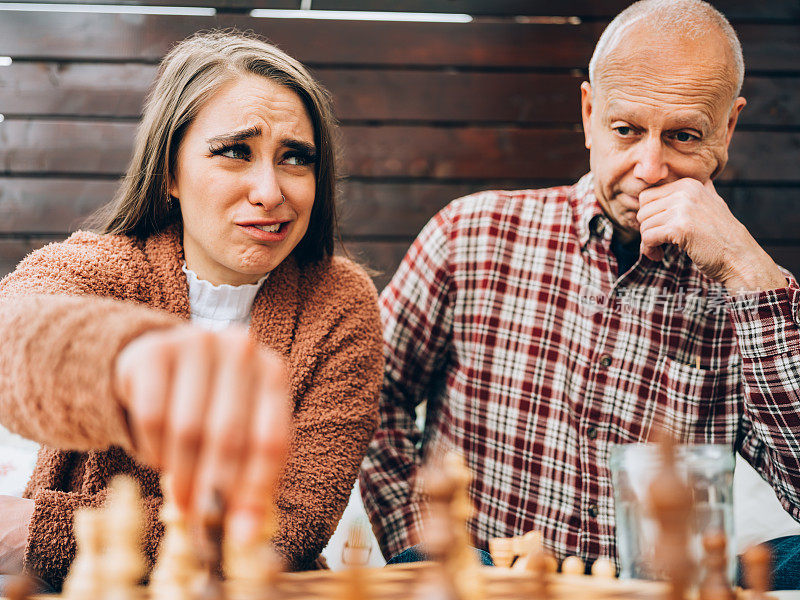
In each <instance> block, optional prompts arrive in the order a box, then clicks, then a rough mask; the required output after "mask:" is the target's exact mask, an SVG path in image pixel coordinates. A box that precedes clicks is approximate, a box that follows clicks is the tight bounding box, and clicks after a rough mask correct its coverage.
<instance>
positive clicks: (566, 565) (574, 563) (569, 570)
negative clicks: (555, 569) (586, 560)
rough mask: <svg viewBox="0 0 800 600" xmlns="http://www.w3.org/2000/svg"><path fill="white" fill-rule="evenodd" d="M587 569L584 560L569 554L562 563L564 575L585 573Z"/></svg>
mask: <svg viewBox="0 0 800 600" xmlns="http://www.w3.org/2000/svg"><path fill="white" fill-rule="evenodd" d="M585 571H586V566H585V565H584V564H583V561H582V560H581V559H580V558H578V557H577V556H568V557H567V558H565V559H564V562H563V563H561V572H562V573H563V574H564V575H583V574H584V573H585Z"/></svg>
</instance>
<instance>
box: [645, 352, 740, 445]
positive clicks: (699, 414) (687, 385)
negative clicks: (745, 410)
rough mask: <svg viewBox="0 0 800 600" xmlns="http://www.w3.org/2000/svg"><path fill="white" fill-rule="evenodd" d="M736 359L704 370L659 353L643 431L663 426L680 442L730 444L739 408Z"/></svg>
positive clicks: (736, 423)
mask: <svg viewBox="0 0 800 600" xmlns="http://www.w3.org/2000/svg"><path fill="white" fill-rule="evenodd" d="M739 373H740V368H739V361H738V360H736V359H734V360H731V361H730V362H729V363H728V364H726V365H724V366H723V367H722V368H716V369H703V368H698V367H697V365H695V364H685V363H683V362H681V361H678V360H675V359H673V358H670V357H668V356H666V355H663V354H662V355H661V356H659V357H658V360H657V361H656V368H655V374H654V375H653V381H652V384H651V386H650V395H649V397H648V406H647V410H646V411H645V414H646V419H645V420H646V426H645V427H644V428H643V431H649V432H650V434H651V435H652V434H653V433H655V431H656V428H659V427H660V428H663V429H666V430H667V431H668V432H669V433H670V434H671V435H672V436H673V437H675V439H677V440H678V441H680V442H683V443H697V444H701V443H715V444H733V442H734V441H735V439H736V430H737V425H738V421H739V412H740V407H741V391H740V375H739Z"/></svg>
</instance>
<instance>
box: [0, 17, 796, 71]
mask: <svg viewBox="0 0 800 600" xmlns="http://www.w3.org/2000/svg"><path fill="white" fill-rule="evenodd" d="M330 23H331V22H329V21H317V20H306V19H296V20H285V19H254V18H251V17H249V16H245V15H218V16H216V17H188V16H180V17H178V16H161V15H158V16H155V15H109V14H89V13H40V12H25V11H8V12H4V13H3V18H2V19H0V54H2V55H9V56H12V57H18V58H52V57H59V58H62V59H82V60H90V59H94V60H98V59H103V60H137V61H139V60H141V61H153V62H155V61H158V60H160V58H161V57H162V56H163V55H164V54H165V53H166V51H167V50H168V49H169V47H170V46H171V45H172V44H173V43H174V42H176V41H178V40H180V39H183V38H184V37H186V36H188V35H189V34H191V33H193V32H195V31H197V30H199V29H207V28H210V27H215V26H216V27H239V28H241V29H253V30H254V31H256V32H258V33H261V34H263V35H265V36H267V37H268V38H270V39H271V40H272V41H274V42H275V43H277V44H278V45H280V46H281V47H282V48H283V49H285V50H286V51H287V52H289V53H290V54H292V55H293V56H294V57H295V58H297V59H299V60H300V61H302V62H304V63H307V64H311V65H317V66H319V65H343V64H359V65H364V64H370V65H402V66H407V65H429V66H442V65H444V66H470V67H515V68H519V67H524V68H531V67H546V68H586V66H587V64H588V62H589V57H590V56H591V53H592V50H593V48H594V44H595V42H596V40H597V39H598V38H599V36H600V33H602V30H603V27H604V23H583V24H580V25H569V24H566V25H551V24H547V25H545V24H539V23H516V22H492V21H490V22H473V23H467V24H452V23H392V22H366V21H336V22H335V23H336V26H335V27H331V24H330ZM737 30H738V32H739V36H740V38H741V40H742V45H743V47H744V51H745V62H746V64H747V67H748V69H749V70H750V71H782V72H795V73H796V72H798V70H799V69H800V67H798V65H799V64H800V27H797V26H796V25H794V24H791V25H789V24H776V25H771V26H769V27H764V26H762V25H752V24H743V25H740V26H739V27H738V28H737ZM367 49H368V50H367Z"/></svg>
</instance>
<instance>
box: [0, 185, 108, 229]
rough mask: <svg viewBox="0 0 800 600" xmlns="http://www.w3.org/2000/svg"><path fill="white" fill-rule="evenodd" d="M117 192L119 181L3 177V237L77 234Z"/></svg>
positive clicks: (0, 201) (0, 221)
mask: <svg viewBox="0 0 800 600" xmlns="http://www.w3.org/2000/svg"><path fill="white" fill-rule="evenodd" d="M116 189H117V182H116V181H106V180H97V179H50V178H46V179H40V178H2V177H0V234H2V235H7V234H14V233H16V234H20V233H53V234H61V233H65V232H67V231H74V230H76V229H79V228H80V227H81V225H82V224H83V222H84V221H85V220H86V218H87V217H89V215H91V214H92V213H93V212H94V211H95V210H97V209H98V208H100V207H101V206H102V205H104V204H105V203H107V202H108V201H109V200H110V199H111V198H112V196H113V195H114V192H115V190H116Z"/></svg>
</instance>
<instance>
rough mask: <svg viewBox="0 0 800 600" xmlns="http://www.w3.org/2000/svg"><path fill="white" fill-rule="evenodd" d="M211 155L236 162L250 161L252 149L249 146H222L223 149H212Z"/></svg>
mask: <svg viewBox="0 0 800 600" xmlns="http://www.w3.org/2000/svg"><path fill="white" fill-rule="evenodd" d="M211 154H213V155H215V156H224V157H225V158H233V159H236V160H249V159H250V148H249V147H248V146H247V144H232V145H230V146H222V147H221V148H212V149H211Z"/></svg>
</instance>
